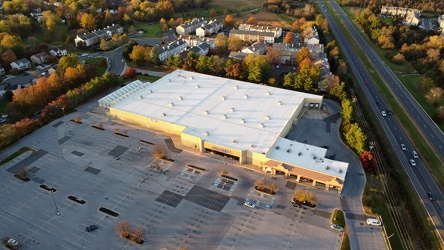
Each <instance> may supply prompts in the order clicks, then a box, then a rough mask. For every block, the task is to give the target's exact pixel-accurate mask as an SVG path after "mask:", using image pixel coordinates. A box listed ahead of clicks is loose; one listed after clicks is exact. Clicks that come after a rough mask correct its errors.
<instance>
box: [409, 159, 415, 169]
mask: <svg viewBox="0 0 444 250" xmlns="http://www.w3.org/2000/svg"><path fill="white" fill-rule="evenodd" d="M410 165H412V166H413V167H415V166H416V161H415V160H413V159H410Z"/></svg>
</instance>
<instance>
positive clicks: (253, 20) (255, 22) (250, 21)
mask: <svg viewBox="0 0 444 250" xmlns="http://www.w3.org/2000/svg"><path fill="white" fill-rule="evenodd" d="M247 23H248V24H257V21H256V18H255V17H254V16H252V17H250V18H248V21H247Z"/></svg>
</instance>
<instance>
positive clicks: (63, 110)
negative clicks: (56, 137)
mask: <svg viewBox="0 0 444 250" xmlns="http://www.w3.org/2000/svg"><path fill="white" fill-rule="evenodd" d="M62 112H63V122H64V123H65V125H66V127H69V126H68V123H66V118H65V108H64V107H62Z"/></svg>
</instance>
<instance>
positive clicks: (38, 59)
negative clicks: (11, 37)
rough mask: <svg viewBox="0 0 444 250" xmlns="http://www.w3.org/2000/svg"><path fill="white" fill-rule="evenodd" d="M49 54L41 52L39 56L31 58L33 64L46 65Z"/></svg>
mask: <svg viewBox="0 0 444 250" xmlns="http://www.w3.org/2000/svg"><path fill="white" fill-rule="evenodd" d="M48 56H49V55H48V53H46V52H44V51H43V52H40V53H37V54H35V55H32V56H31V57H30V59H31V62H32V63H33V64H36V65H37V64H44V63H45V62H46V60H48Z"/></svg>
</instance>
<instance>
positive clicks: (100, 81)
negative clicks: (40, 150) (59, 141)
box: [0, 54, 119, 149]
mask: <svg viewBox="0 0 444 250" xmlns="http://www.w3.org/2000/svg"><path fill="white" fill-rule="evenodd" d="M95 75H96V67H95V66H93V65H91V64H86V65H84V64H82V63H80V60H79V58H78V57H77V56H76V55H74V54H68V55H67V56H64V57H62V58H60V61H59V66H58V68H57V70H56V73H55V74H53V75H51V76H49V77H48V78H45V77H41V78H39V79H38V81H37V83H36V84H34V85H31V86H29V87H28V88H23V89H18V90H16V91H15V92H14V94H13V95H12V93H11V92H10V93H9V94H8V95H7V96H12V100H10V102H9V103H8V105H7V108H6V109H7V113H8V114H9V115H10V119H11V120H12V121H17V122H16V123H14V124H1V125H0V149H4V148H5V147H7V146H9V145H11V144H12V143H14V142H16V141H18V140H19V139H20V138H22V137H23V136H25V135H27V134H29V133H32V132H33V131H34V130H36V129H37V128H39V127H40V126H41V125H43V124H46V123H47V122H49V121H52V120H53V119H54V118H57V117H60V116H61V115H62V113H63V110H70V109H72V108H74V107H76V106H78V105H80V104H81V103H83V102H84V101H85V100H87V99H88V98H90V97H91V96H94V95H96V94H97V93H99V92H101V91H102V90H104V89H106V88H108V87H110V86H115V85H117V84H118V83H119V79H118V78H117V77H116V76H115V75H113V74H112V73H109V72H107V73H105V74H104V75H103V76H101V77H95ZM62 109H63V110H62Z"/></svg>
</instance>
